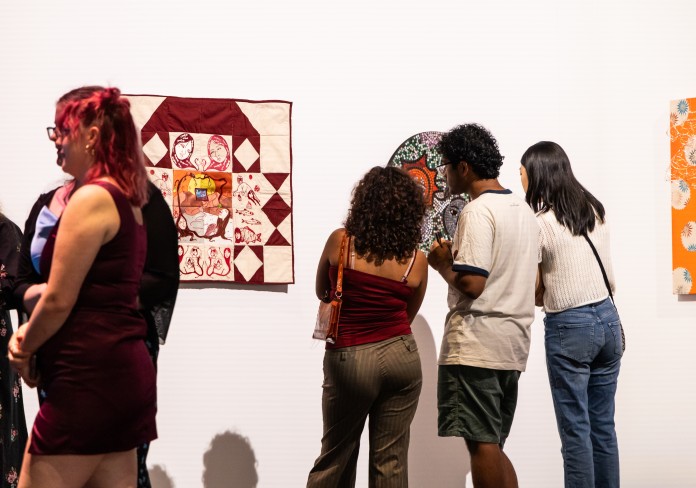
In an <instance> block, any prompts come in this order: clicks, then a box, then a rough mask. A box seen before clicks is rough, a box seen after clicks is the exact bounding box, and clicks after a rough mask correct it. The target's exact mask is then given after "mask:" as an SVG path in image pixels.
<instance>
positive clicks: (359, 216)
mask: <svg viewBox="0 0 696 488" xmlns="http://www.w3.org/2000/svg"><path fill="white" fill-rule="evenodd" d="M424 216H425V200H424V198H423V188H421V186H420V185H418V183H416V181H415V180H414V179H413V178H411V177H410V176H409V175H408V173H406V172H405V171H403V170H402V169H400V168H395V167H386V168H382V167H380V166H376V167H374V168H372V169H371V170H370V171H368V172H367V173H366V174H365V176H363V178H362V180H360V182H359V183H358V184H357V185H356V187H355V189H354V190H353V198H352V200H351V202H350V210H349V211H348V217H347V218H346V222H345V228H346V231H347V232H348V234H349V235H351V236H353V237H354V241H355V251H356V253H357V254H358V255H359V256H361V257H364V258H365V259H366V260H367V261H368V262H372V261H373V260H374V261H375V264H376V265H377V266H379V265H381V264H382V263H383V262H384V261H385V260H389V259H397V260H399V261H405V260H406V259H409V258H410V257H411V256H413V253H414V252H415V250H416V246H418V243H419V242H420V240H421V224H422V223H423V217H424Z"/></svg>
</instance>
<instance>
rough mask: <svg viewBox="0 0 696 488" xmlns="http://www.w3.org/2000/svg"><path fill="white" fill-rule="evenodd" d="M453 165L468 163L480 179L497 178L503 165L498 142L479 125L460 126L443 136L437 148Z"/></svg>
mask: <svg viewBox="0 0 696 488" xmlns="http://www.w3.org/2000/svg"><path fill="white" fill-rule="evenodd" d="M437 148H438V150H439V151H440V154H442V155H443V156H444V157H446V158H447V159H448V160H449V161H450V162H451V163H452V164H459V162H460V161H466V162H467V163H468V164H469V165H470V166H471V167H472V169H473V170H474V173H476V175H477V176H478V177H479V178H483V179H490V178H497V177H498V175H499V174H500V167H501V166H502V165H503V156H501V155H500V150H499V149H498V142H497V141H496V140H495V137H493V134H491V133H490V132H488V130H487V129H486V128H485V127H483V126H481V125H479V124H464V125H458V126H457V127H455V128H454V129H452V130H450V131H449V132H447V133H446V134H445V135H443V136H442V139H441V140H440V143H439V144H438V146H437Z"/></svg>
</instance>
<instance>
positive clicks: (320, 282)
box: [315, 229, 346, 300]
mask: <svg viewBox="0 0 696 488" xmlns="http://www.w3.org/2000/svg"><path fill="white" fill-rule="evenodd" d="M345 233H346V231H345V229H336V230H335V231H333V232H332V233H331V235H330V236H329V238H328V239H327V241H326V244H325V245H324V251H323V252H322V253H321V257H320V258H319V264H318V265H317V277H316V282H315V293H316V294H317V298H318V299H319V300H321V299H322V298H324V297H325V296H326V293H327V292H330V291H331V279H330V278H329V267H330V266H331V263H336V262H338V253H339V249H340V247H341V240H342V239H343V235H344V234H345Z"/></svg>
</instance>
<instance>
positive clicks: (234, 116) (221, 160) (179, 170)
mask: <svg viewBox="0 0 696 488" xmlns="http://www.w3.org/2000/svg"><path fill="white" fill-rule="evenodd" d="M127 98H128V100H129V101H130V103H131V113H132V114H133V119H134V120H135V124H136V126H137V128H138V129H139V130H140V133H141V137H142V144H143V153H144V160H145V165H146V167H147V172H148V176H149V177H150V180H151V181H152V182H154V183H155V184H156V185H157V186H158V187H159V189H160V190H161V191H162V194H163V195H164V198H165V200H166V201H167V203H168V204H169V207H170V208H171V210H172V216H173V218H174V221H175V223H176V227H177V230H178V232H179V270H180V272H181V280H182V281H185V282H201V281H202V282H235V283H255V284H271V283H279V284H280V283H294V262H293V261H294V253H293V235H292V149H291V140H290V135H291V124H290V117H291V112H292V103H290V102H285V101H249V100H234V99H211V98H179V97H163V96H143V95H128V97H127Z"/></svg>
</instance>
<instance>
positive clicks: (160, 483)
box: [148, 464, 174, 488]
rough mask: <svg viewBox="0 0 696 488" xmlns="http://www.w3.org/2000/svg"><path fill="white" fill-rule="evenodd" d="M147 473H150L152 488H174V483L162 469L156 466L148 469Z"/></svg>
mask: <svg viewBox="0 0 696 488" xmlns="http://www.w3.org/2000/svg"><path fill="white" fill-rule="evenodd" d="M148 472H149V473H150V485H151V486H152V488H174V482H173V481H172V479H171V478H170V477H169V475H168V474H167V471H166V470H165V469H164V467H162V466H160V465H159V464H156V465H155V466H153V467H151V468H150V469H148Z"/></svg>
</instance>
